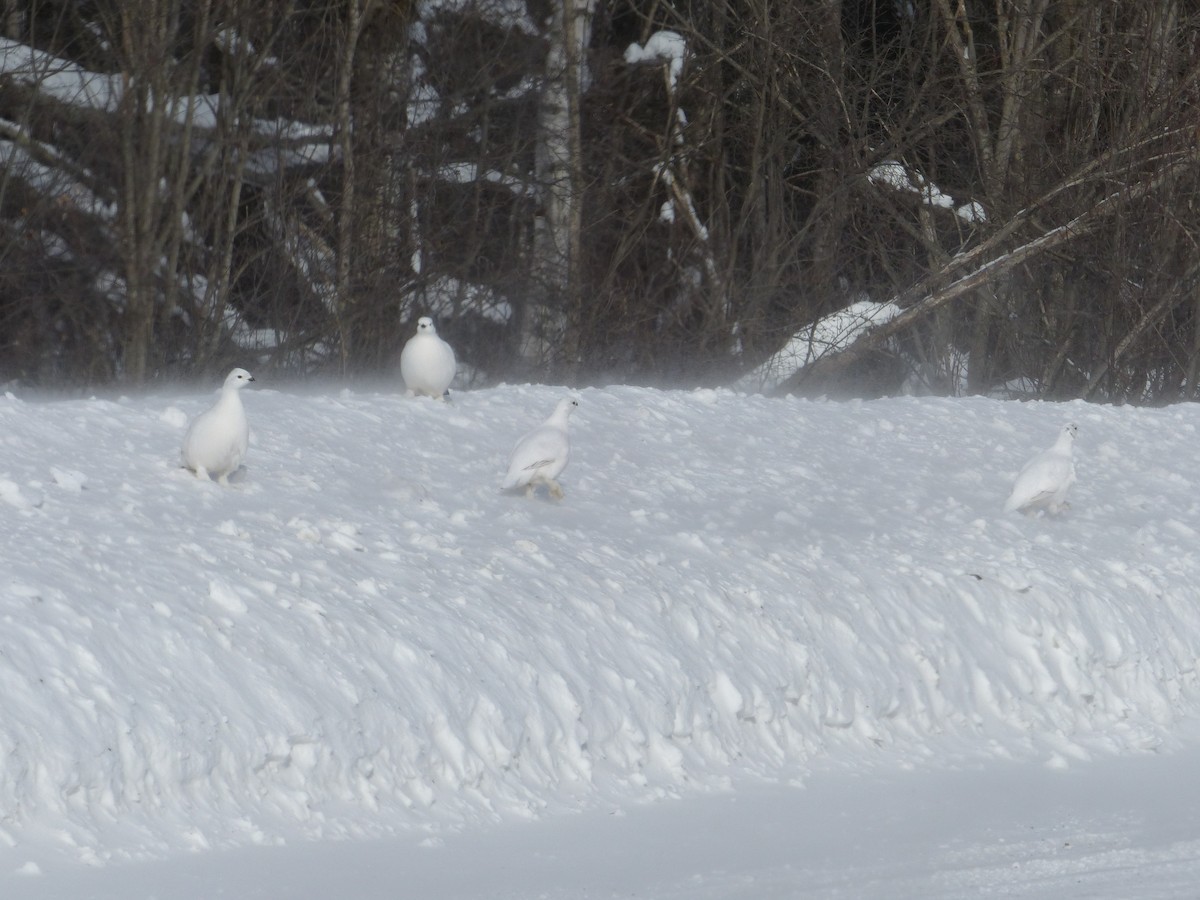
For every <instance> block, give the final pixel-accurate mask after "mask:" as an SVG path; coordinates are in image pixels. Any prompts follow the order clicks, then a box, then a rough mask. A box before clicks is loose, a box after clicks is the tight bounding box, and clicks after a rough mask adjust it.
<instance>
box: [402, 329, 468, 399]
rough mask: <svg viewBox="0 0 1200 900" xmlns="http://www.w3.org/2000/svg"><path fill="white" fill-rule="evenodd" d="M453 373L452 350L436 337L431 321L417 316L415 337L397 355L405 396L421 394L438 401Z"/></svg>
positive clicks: (456, 369) (454, 367)
mask: <svg viewBox="0 0 1200 900" xmlns="http://www.w3.org/2000/svg"><path fill="white" fill-rule="evenodd" d="M457 371H458V363H457V362H456V361H455V359H454V348H453V347H451V346H450V345H449V344H447V343H446V342H445V341H443V340H442V339H441V338H440V337H438V333H437V329H436V328H434V327H433V319H431V318H429V316H421V318H419V319H417V333H416V334H414V335H413V336H412V337H410V338H409V339H408V343H406V344H405V345H404V349H403V350H402V351H400V377H401V378H403V379H404V385H405V387H407V388H408V393H409V395H410V396H411V395H414V394H415V395H417V396H421V395H422V394H424V395H425V396H426V397H433V398H435V399H438V400H441V399H442V398H443V397H444V396H445V394H446V390H447V389H448V388H449V387H450V382H452V381H453V380H454V373H455V372H457Z"/></svg>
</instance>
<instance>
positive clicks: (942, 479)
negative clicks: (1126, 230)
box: [0, 375, 1200, 863]
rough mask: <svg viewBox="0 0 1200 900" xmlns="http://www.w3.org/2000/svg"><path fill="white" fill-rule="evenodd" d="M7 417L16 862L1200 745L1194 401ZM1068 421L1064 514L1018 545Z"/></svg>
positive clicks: (421, 403)
mask: <svg viewBox="0 0 1200 900" xmlns="http://www.w3.org/2000/svg"><path fill="white" fill-rule="evenodd" d="M566 395H567V392H566V391H565V390H563V389H556V388H552V387H517V386H502V387H497V388H494V389H488V390H480V391H475V392H466V393H459V394H456V395H455V397H454V399H453V400H452V401H451V402H449V403H443V402H439V401H434V400H429V399H424V398H407V397H405V396H404V395H403V391H402V389H401V387H400V385H399V384H398V383H397V384H396V385H395V386H394V387H391V386H388V387H386V388H384V389H378V390H376V389H367V390H360V389H354V390H346V389H339V388H336V387H331V388H328V389H327V390H325V391H324V392H313V391H312V390H311V389H295V388H292V387H289V386H287V385H275V386H272V384H271V383H270V381H269V380H267V379H264V378H263V377H262V376H261V375H260V376H258V380H257V382H256V384H255V385H254V386H252V387H251V388H250V389H248V390H246V391H244V392H243V395H242V399H243V402H244V403H245V406H246V409H247V412H248V415H249V419H250V424H251V429H252V437H251V443H250V450H249V453H248V456H247V460H246V467H245V468H244V469H243V470H241V471H240V472H239V473H238V474H237V475H236V476H234V478H233V479H232V480H231V484H230V485H229V486H222V485H219V484H217V483H215V482H201V481H199V480H197V479H196V478H195V477H193V476H192V475H190V474H189V473H187V472H186V471H185V470H183V469H181V468H180V467H179V445H180V441H181V439H182V436H183V433H184V430H185V428H186V426H187V422H188V421H189V419H190V418H191V417H193V416H194V415H196V414H197V413H199V412H201V411H202V410H203V409H205V408H206V407H207V406H208V405H209V404H210V403H211V402H212V401H213V399H214V397H215V394H213V393H211V392H210V391H208V390H206V389H205V390H201V389H196V390H194V391H191V392H188V393H177V394H171V395H163V394H159V395H147V396H136V397H126V398H119V399H114V400H106V399H95V398H94V399H87V400H63V401H57V402H35V401H32V400H23V399H21V398H20V397H14V396H12V395H9V396H7V397H6V398H3V399H0V517H2V518H3V522H4V529H5V540H4V541H3V544H2V545H0V567H2V568H0V615H2V628H0V760H2V762H0V796H3V797H4V798H5V804H4V808H3V810H0V845H3V844H7V845H8V846H9V847H10V848H12V849H13V850H15V851H16V852H20V848H23V847H32V846H39V847H42V848H46V847H54V848H60V849H61V850H62V852H64V853H67V854H69V855H71V856H72V857H74V858H79V859H82V860H85V861H91V862H98V863H102V862H104V861H106V860H120V859H144V858H152V857H155V856H160V855H167V854H169V853H171V852H173V851H175V850H178V849H180V848H201V849H203V848H209V847H227V846H236V845H241V844H249V843H275V842H279V841H281V840H289V839H294V838H314V839H316V838H329V837H356V836H367V835H385V834H390V833H405V832H411V831H413V830H422V831H428V832H429V833H430V834H436V832H437V831H438V830H440V829H447V828H459V827H462V826H468V825H472V824H477V823H481V822H493V821H499V820H511V819H513V818H515V817H532V816H538V815H544V814H550V813H554V812H559V811H564V810H569V809H578V808H586V807H589V806H595V805H597V804H599V803H601V802H604V803H610V802H618V803H631V802H636V801H638V800H642V799H645V798H650V797H663V796H672V795H677V794H681V793H684V792H687V791H692V790H706V789H711V788H718V787H721V786H723V785H726V784H728V783H729V782H730V780H731V779H734V778H739V779H741V778H745V777H754V776H762V777H765V778H771V779H776V778H787V779H795V778H798V777H799V778H802V777H803V774H804V772H805V770H806V768H807V767H810V766H813V765H816V764H822V765H826V764H828V761H829V760H831V759H836V760H838V762H839V764H840V765H844V766H848V767H852V768H854V767H859V768H865V767H868V766H874V765H878V764H887V765H893V766H894V765H897V764H905V765H907V764H910V763H921V762H927V763H933V764H941V763H944V762H947V761H953V760H960V759H966V758H981V757H989V756H990V757H997V758H999V757H1004V758H1016V759H1037V760H1041V761H1044V762H1047V763H1049V764H1051V765H1068V764H1070V763H1071V761H1072V760H1074V759H1078V758H1085V757H1087V756H1089V755H1093V754H1097V753H1125V752H1135V751H1141V750H1145V749H1150V748H1156V747H1160V746H1163V745H1170V744H1173V743H1174V742H1175V734H1176V732H1177V729H1178V727H1179V726H1180V723H1181V722H1182V721H1183V720H1184V719H1185V718H1187V717H1194V716H1195V715H1196V714H1197V713H1198V712H1200V682H1198V678H1197V658H1198V656H1200V604H1198V603H1197V602H1196V585H1197V584H1200V560H1198V558H1197V554H1196V553H1195V547H1196V544H1197V536H1198V534H1200V484H1198V479H1200V476H1198V475H1197V474H1196V466H1195V455H1196V442H1197V433H1196V431H1197V425H1198V424H1200V407H1196V406H1194V405H1183V406H1176V407H1172V408H1169V409H1157V410H1150V409H1131V408H1123V409H1117V408H1109V407H1101V406H1090V405H1084V404H1081V403H1072V404H1065V405H1064V404H1057V405H1056V404H1035V403H1030V404H1017V403H1011V402H1009V403H1003V402H998V401H992V400H986V399H969V400H962V399H959V400H940V399H893V400H882V401H878V402H854V403H835V402H810V401H803V400H798V399H768V398H764V397H761V396H746V395H740V394H735V393H731V392H721V391H710V390H704V391H690V392H687V391H659V390H650V389H644V388H631V387H611V388H605V389H589V390H584V391H581V392H579V393H578V394H577V395H576V396H578V398H579V401H580V406H579V409H578V410H577V412H576V413H575V415H574V417H573V419H572V422H571V435H572V458H571V463H570V465H569V467H568V468H567V470H566V472H565V473H564V475H563V476H562V478H561V482H562V485H563V487H564V489H565V491H566V497H565V499H564V500H562V501H560V502H553V501H550V500H548V499H547V498H546V497H545V496H544V494H543V495H540V496H537V497H535V498H532V499H527V498H525V497H523V496H519V495H518V496H513V495H509V494H504V493H502V492H501V491H500V490H499V482H500V479H501V477H502V475H503V473H504V471H505V468H506V465H507V459H508V453H509V450H510V449H511V447H512V446H513V444H514V443H515V441H516V440H517V439H518V438H519V437H520V436H521V435H522V434H523V433H524V432H526V431H527V430H528V429H530V428H532V427H534V426H535V425H537V424H538V423H540V422H541V421H542V420H543V419H544V418H545V417H546V416H547V415H549V413H550V412H551V410H552V409H553V408H554V406H555V404H556V402H557V401H558V400H559V399H561V398H562V397H563V396H566ZM1066 421H1075V422H1077V423H1078V425H1079V437H1078V440H1077V442H1076V459H1077V467H1078V473H1079V478H1078V482H1077V484H1076V485H1075V486H1074V488H1072V493H1071V497H1070V501H1071V508H1070V509H1069V510H1068V511H1066V512H1065V513H1064V514H1063V515H1061V516H1059V517H1057V518H1046V517H1035V518H1026V517H1023V516H1020V515H1018V514H1005V513H1003V512H1002V506H1003V503H1004V500H1005V497H1006V496H1007V494H1008V491H1009V489H1010V487H1011V484H1012V479H1013V477H1014V475H1015V474H1016V472H1017V471H1018V470H1019V469H1020V467H1021V465H1022V464H1023V463H1024V462H1025V460H1026V459H1027V458H1028V457H1029V456H1030V455H1032V454H1033V453H1035V452H1036V451H1038V450H1041V449H1043V448H1045V447H1047V446H1049V445H1050V444H1051V443H1052V442H1053V441H1054V439H1055V436H1056V435H1057V433H1058V431H1059V429H1060V427H1061V426H1062V425H1063V424H1064V423H1065V422H1066Z"/></svg>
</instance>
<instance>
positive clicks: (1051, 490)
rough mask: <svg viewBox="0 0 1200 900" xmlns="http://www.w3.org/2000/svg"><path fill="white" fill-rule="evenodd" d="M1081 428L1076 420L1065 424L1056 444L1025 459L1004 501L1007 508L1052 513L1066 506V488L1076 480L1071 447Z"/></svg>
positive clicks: (1007, 509)
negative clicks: (1040, 510) (1010, 491)
mask: <svg viewBox="0 0 1200 900" xmlns="http://www.w3.org/2000/svg"><path fill="white" fill-rule="evenodd" d="M1078 430H1079V429H1078V427H1077V426H1076V425H1075V423H1073V422H1072V423H1071V424H1069V425H1064V426H1063V429H1062V431H1061V432H1059V435H1058V440H1057V441H1055V443H1054V446H1053V447H1051V448H1050V449H1049V450H1044V451H1042V452H1041V453H1039V454H1038V455H1037V456H1035V457H1034V458H1033V459H1031V460H1029V462H1027V463H1025V466H1024V468H1022V469H1021V472H1020V474H1018V475H1017V480H1016V481H1015V482H1014V483H1013V489H1012V493H1011V494H1010V495H1009V497H1008V501H1007V502H1006V503H1005V504H1004V509H1005V511H1006V512H1014V511H1017V510H1019V511H1020V512H1023V513H1035V512H1037V511H1038V510H1039V509H1044V510H1046V512H1048V513H1050V514H1052V515H1053V514H1055V513H1058V512H1060V511H1061V510H1062V509H1064V508H1065V507H1066V505H1067V491H1068V490H1069V489H1070V487H1071V485H1072V484H1074V483H1075V460H1074V457H1073V455H1072V452H1071V448H1072V447H1073V445H1074V443H1075V434H1076V432H1077V431H1078Z"/></svg>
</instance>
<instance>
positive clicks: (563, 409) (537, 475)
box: [502, 398, 579, 500]
mask: <svg viewBox="0 0 1200 900" xmlns="http://www.w3.org/2000/svg"><path fill="white" fill-rule="evenodd" d="M577 406H579V401H578V400H572V399H570V398H568V399H566V400H560V401H559V402H558V406H556V407H555V408H554V413H553V415H551V416H550V418H548V419H547V420H546V421H545V422H543V423H542V424H541V425H539V426H538V427H537V428H535V429H533V431H531V432H529V434H527V435H525V437H523V438H521V440H519V441H517V446H516V447H514V448H513V452H512V457H511V459H510V460H509V463H508V474H507V475H505V476H504V484H503V485H502V487H503V488H504V490H506V491H508V490H513V489H514V488H522V487H523V488H525V493H526V495H529V494H532V493H533V492H534V490H535V489H536V488H537V486H538V485H539V484H544V485H546V488H547V490H549V491H550V496H551V497H553V498H554V499H555V500H561V499H562V496H563V489H562V487H561V485H559V483H558V481H556V480H555V479H557V478H558V476H559V475H561V474H562V471H563V469H565V468H566V467H567V459H568V458H569V457H570V455H571V441H570V439H569V438H568V437H567V419H569V418H570V416H571V411H572V410H574V409H575V408H576V407H577Z"/></svg>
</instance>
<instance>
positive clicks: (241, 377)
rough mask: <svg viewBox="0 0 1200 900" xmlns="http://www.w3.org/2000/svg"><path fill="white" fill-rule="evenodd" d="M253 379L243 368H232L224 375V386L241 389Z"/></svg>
mask: <svg viewBox="0 0 1200 900" xmlns="http://www.w3.org/2000/svg"><path fill="white" fill-rule="evenodd" d="M253 380H254V376H253V375H251V374H250V373H249V372H247V371H246V370H245V369H234V370H233V371H232V372H230V373H229V374H228V375H226V376H225V387H227V388H235V389H236V390H241V389H242V388H244V387H245V386H246V385H247V384H249V383H250V382H251V381H253Z"/></svg>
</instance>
